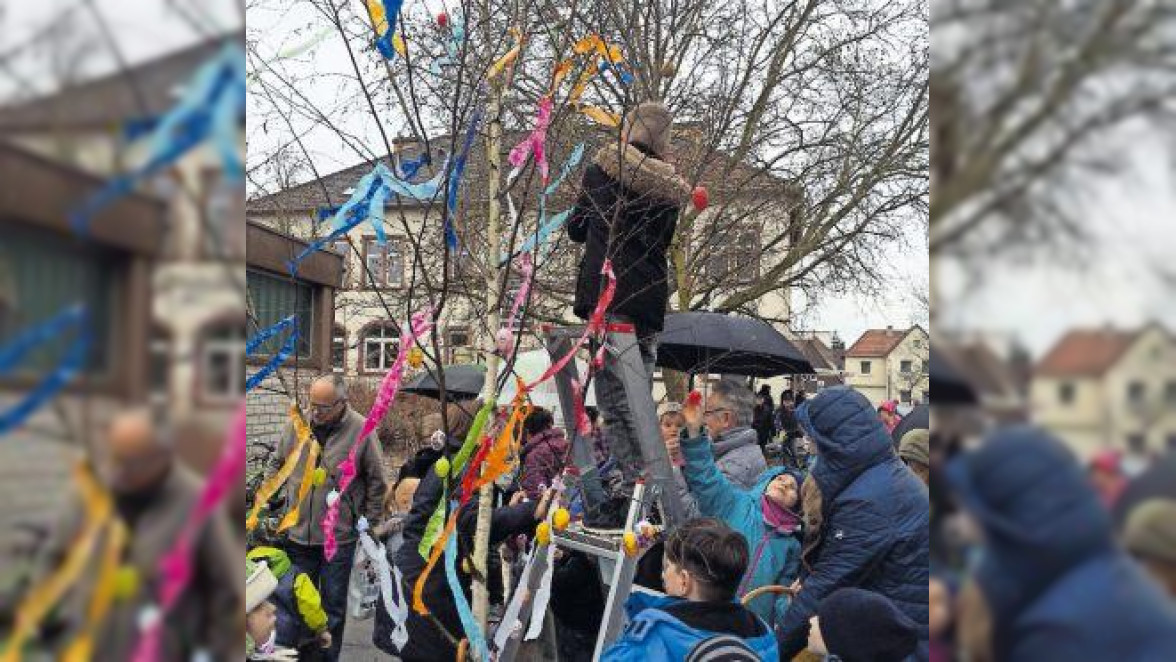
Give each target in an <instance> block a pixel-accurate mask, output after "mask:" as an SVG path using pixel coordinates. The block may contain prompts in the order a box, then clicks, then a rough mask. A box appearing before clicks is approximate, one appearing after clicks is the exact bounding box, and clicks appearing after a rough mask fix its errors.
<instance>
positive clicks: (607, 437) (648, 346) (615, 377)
mask: <svg viewBox="0 0 1176 662" xmlns="http://www.w3.org/2000/svg"><path fill="white" fill-rule="evenodd" d="M609 322H610V323H628V320H626V319H618V318H615V317H614V318H610V319H609ZM636 347H637V349H638V350H639V351H640V353H641V363H642V365H644V367H645V376H646V380H645V388H648V389H649V390H650V392H652V391H653V369H654V361H655V359H656V357H657V334H656V333H652V332H648V331H643V330H641V329H638V331H637V345H636ZM616 351H617V350H616V348H615V347H609V348H608V349H606V352H607V355H606V356H605V360H604V366H603V367H602V368H601V369H600V370H599V371H598V372H597V373H596V378H595V380H596V384H595V388H596V406H597V407H598V408H599V410H600V415H601V418H602V422H603V423H602V426H601V427H602V428H603V430H604V441H605V444H606V445H607V446H608V449H609V452H610V453H611V454H612V456H613V458H614V459H615V460H616V461H617V466H618V468H619V469H620V471H621V476H622V481H621V485H620V488H619V489H620V491H621V492H622V494H623V495H625V496H628V495H630V494H632V492H633V484H634V483H636V482H637V478H638V477H639V476H640V475H641V472H642V470H643V469H644V466H645V462H644V459H643V458H642V456H641V444H640V436H639V433H638V430H637V427H636V426H635V425H634V424H633V417H632V416H631V415H630V413H631V412H630V411H629V398H628V395H627V394H626V392H625V383H624V381H623V380H622V378H621V372H620V360H621V358H622V357H620V356H618V355H616ZM614 496H621V495H620V494H618V495H614Z"/></svg>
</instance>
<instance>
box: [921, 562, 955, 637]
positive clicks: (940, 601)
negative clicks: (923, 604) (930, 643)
mask: <svg viewBox="0 0 1176 662" xmlns="http://www.w3.org/2000/svg"><path fill="white" fill-rule="evenodd" d="M927 589H928V592H929V595H928V598H929V607H930V613H929V616H928V620H927V625H928V627H929V629H930V631H931V636H932V637H938V636H940V635H942V634H943V633H944V632H946V631H947V628H948V626H949V625H951V597H950V595H949V594H948V591H947V586H946V585H944V583H943V580H942V579H939V578H938V577H932V578H931V581H930V582H928V584H927Z"/></svg>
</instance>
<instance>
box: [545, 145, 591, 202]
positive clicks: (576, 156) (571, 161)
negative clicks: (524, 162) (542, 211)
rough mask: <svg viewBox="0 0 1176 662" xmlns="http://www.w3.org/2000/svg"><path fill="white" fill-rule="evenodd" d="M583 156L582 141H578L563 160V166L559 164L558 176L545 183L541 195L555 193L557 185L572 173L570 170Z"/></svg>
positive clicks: (578, 163)
mask: <svg viewBox="0 0 1176 662" xmlns="http://www.w3.org/2000/svg"><path fill="white" fill-rule="evenodd" d="M583 158H584V143H580V144H579V145H576V148H575V149H573V150H572V153H571V154H569V155H568V160H567V161H564V164H563V166H561V167H560V169H559V176H558V177H556V178H555V181H553V182H551V183H550V184H548V185H547V188H546V189H544V191H543V195H545V196H546V195H551V194H552V193H555V190H556V189H558V188H559V185H560V184H563V180H564V179H566V178H567V176H568V175H570V174H571V173H572V170H574V169H575V168H576V166H578V165H580V161H581V160H582V159H583Z"/></svg>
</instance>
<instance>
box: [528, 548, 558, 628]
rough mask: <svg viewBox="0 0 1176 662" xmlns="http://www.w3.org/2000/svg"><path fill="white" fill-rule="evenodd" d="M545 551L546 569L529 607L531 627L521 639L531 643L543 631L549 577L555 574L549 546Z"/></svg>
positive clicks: (549, 590)
mask: <svg viewBox="0 0 1176 662" xmlns="http://www.w3.org/2000/svg"><path fill="white" fill-rule="evenodd" d="M547 549H548V556H549V558H548V559H547V561H548V563H547V568H546V570H544V572H543V578H542V579H541V580H539V590H537V591H535V604H534V605H533V606H532V607H531V625H530V627H528V628H527V636H525V637H523V640H524V641H532V640H534V639H536V638H537V637H538V636H539V632H540V631H541V630H543V616H544V614H545V613H546V612H547V603H548V602H550V601H551V576H552V574H554V572H555V559H553V558H550V555H551V552H550V550H551V545H548V546H547Z"/></svg>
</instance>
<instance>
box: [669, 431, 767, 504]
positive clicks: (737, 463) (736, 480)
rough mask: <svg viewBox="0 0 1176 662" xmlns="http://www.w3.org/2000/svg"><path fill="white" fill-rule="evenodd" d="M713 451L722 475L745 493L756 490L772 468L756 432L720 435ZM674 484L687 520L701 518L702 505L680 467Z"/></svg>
mask: <svg viewBox="0 0 1176 662" xmlns="http://www.w3.org/2000/svg"><path fill="white" fill-rule="evenodd" d="M711 451H712V452H713V453H714V459H715V465H716V466H718V468H719V471H720V472H721V473H722V474H723V476H725V477H726V478H727V480H729V481H731V484H732V485H734V486H735V487H738V488H741V489H745V490H750V489H754V488H755V485H756V483H758V482H759V479H760V476H761V475H763V473H764V471H766V470H767V468H768V461H767V460H766V459H764V452H763V450H761V449H760V447H759V441H758V439H757V438H756V434H755V430H752V429H751V428H749V427H743V426H739V427H734V428H731V429H730V430H727V431H726V432H724V433H723V434H720V435H719V436H718V437H716V438H715V440H714V443H713V445H712V446H711ZM674 481H675V483H676V484H677V486H678V498H680V499H681V500H682V507H683V508H685V509H686V516H687V517H697V516H698V512H699V511H698V504H697V503H695V501H694V494H693V492H691V490H690V488H689V486H688V485H687V484H686V478H685V476H684V475H683V474H682V471H681V470H680V469H679V468H678V467H675V468H674Z"/></svg>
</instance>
